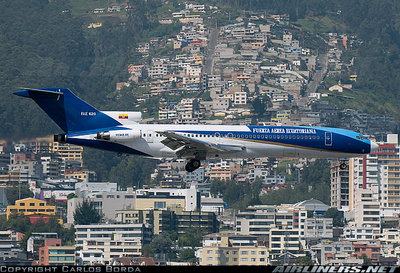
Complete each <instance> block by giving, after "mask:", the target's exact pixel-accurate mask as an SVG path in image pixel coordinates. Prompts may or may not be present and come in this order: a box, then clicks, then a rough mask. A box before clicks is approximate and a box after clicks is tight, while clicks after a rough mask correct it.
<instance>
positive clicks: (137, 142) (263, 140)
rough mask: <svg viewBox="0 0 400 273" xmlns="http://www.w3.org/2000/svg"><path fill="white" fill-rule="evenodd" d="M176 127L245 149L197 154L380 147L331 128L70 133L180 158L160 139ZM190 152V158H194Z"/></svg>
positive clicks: (101, 144) (140, 127)
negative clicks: (105, 136) (100, 135)
mask: <svg viewBox="0 0 400 273" xmlns="http://www.w3.org/2000/svg"><path fill="white" fill-rule="evenodd" d="M99 131H103V132H111V133H112V136H113V137H111V139H110V140H98V139H96V135H97V134H98V133H99ZM163 131H172V132H174V133H175V134H178V135H181V136H184V137H186V138H189V139H193V140H195V141H200V142H204V143H209V144H212V145H215V144H217V145H221V146H223V145H231V146H232V145H233V146H237V147H241V149H237V150H235V151H232V152H225V153H216V152H213V153H210V152H207V153H205V154H204V155H202V156H201V158H198V159H200V160H204V159H209V158H210V159H211V158H256V157H310V158H343V157H345V158H347V157H354V156H360V155H363V154H368V153H370V152H372V151H374V150H376V149H377V147H378V145H377V144H375V143H374V142H371V141H370V140H369V139H367V138H365V137H364V136H362V135H361V134H359V133H356V132H353V131H350V130H345V129H337V128H327V127H289V126H243V125H237V126H231V125H171V124H131V125H124V126H116V127H110V128H102V129H101V130H90V131H81V132H69V133H68V134H67V135H66V142H67V143H71V144H77V145H83V146H90V147H95V148H100V149H105V150H110V151H115V152H120V153H129V154H137V155H143V156H150V157H158V158H162V157H167V158H173V157H176V151H174V150H172V149H170V148H168V147H167V146H166V145H164V144H163V143H161V141H162V140H164V139H165V138H166V137H165V136H163V135H162V134H161V133H159V132H163ZM193 157H194V156H191V155H188V156H187V157H185V158H193Z"/></svg>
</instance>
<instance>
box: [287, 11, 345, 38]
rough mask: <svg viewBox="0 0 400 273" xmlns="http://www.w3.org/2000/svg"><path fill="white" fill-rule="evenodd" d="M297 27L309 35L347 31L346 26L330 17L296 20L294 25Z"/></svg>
mask: <svg viewBox="0 0 400 273" xmlns="http://www.w3.org/2000/svg"><path fill="white" fill-rule="evenodd" d="M294 24H295V25H297V26H299V27H300V28H301V29H303V30H306V31H308V32H311V33H315V34H321V33H328V32H334V33H336V32H340V33H345V32H346V31H347V28H346V26H345V25H344V24H343V23H342V22H340V21H338V20H337V18H334V17H333V16H332V15H331V16H323V17H308V18H302V19H298V20H297V21H295V23H294Z"/></svg>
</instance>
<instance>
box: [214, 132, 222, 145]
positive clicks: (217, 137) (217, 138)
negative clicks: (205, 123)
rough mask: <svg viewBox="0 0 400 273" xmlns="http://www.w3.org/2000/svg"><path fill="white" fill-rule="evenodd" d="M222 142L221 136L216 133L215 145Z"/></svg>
mask: <svg viewBox="0 0 400 273" xmlns="http://www.w3.org/2000/svg"><path fill="white" fill-rule="evenodd" d="M220 142H221V134H220V133H218V132H216V133H215V134H214V143H220Z"/></svg>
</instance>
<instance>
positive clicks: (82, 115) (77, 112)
mask: <svg viewBox="0 0 400 273" xmlns="http://www.w3.org/2000/svg"><path fill="white" fill-rule="evenodd" d="M14 95H17V96H21V97H27V98H31V99H33V100H34V101H35V102H36V103H37V104H38V105H39V106H40V108H42V109H43V110H44V111H45V112H46V114H47V115H49V116H50V118H51V119H52V120H54V122H55V123H57V125H58V126H59V127H60V128H61V129H63V130H64V132H69V131H72V132H74V131H86V130H92V129H99V128H105V127H113V126H117V125H121V123H119V122H118V121H116V120H115V119H113V118H111V117H109V116H107V115H105V114H103V113H102V112H100V111H99V110H97V109H96V108H94V107H93V106H91V105H89V104H87V103H86V102H85V101H83V100H81V99H80V98H78V97H77V96H75V95H74V94H73V93H72V92H71V91H70V90H69V89H67V88H41V89H31V88H26V89H23V90H20V91H15V92H14Z"/></svg>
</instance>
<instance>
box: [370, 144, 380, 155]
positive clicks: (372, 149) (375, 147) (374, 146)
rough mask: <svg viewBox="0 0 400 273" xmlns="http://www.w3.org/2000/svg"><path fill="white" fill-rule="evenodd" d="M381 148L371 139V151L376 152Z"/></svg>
mask: <svg viewBox="0 0 400 273" xmlns="http://www.w3.org/2000/svg"><path fill="white" fill-rule="evenodd" d="M378 149H379V145H378V144H376V143H375V142H372V141H371V153H373V152H376V151H377V150H378Z"/></svg>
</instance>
